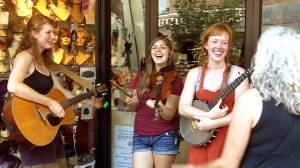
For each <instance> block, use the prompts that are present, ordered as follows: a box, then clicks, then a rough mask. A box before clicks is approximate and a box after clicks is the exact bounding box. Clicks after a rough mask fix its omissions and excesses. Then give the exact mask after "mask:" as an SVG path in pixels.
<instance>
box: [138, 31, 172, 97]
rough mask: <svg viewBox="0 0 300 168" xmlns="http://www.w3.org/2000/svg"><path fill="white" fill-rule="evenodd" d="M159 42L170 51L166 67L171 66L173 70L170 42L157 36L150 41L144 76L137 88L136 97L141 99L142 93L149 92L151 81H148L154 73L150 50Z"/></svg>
mask: <svg viewBox="0 0 300 168" xmlns="http://www.w3.org/2000/svg"><path fill="white" fill-rule="evenodd" d="M160 40H162V41H163V42H164V43H165V44H166V45H167V47H168V48H169V50H170V52H169V54H170V55H169V59H168V64H167V66H168V65H172V66H173V67H174V68H175V63H174V61H173V52H172V43H171V41H170V40H169V39H168V38H167V37H164V36H158V37H156V38H154V39H153V40H152V42H151V43H150V46H149V51H148V52H149V53H148V54H149V55H148V57H147V58H146V60H145V70H144V71H143V72H144V75H143V77H142V78H141V80H140V81H139V83H138V86H137V90H138V97H142V96H143V94H144V93H147V92H149V91H150V90H151V81H150V79H151V76H152V75H153V74H155V73H156V71H155V63H154V61H153V59H152V56H151V48H152V46H153V45H154V44H155V43H156V42H158V41H160Z"/></svg>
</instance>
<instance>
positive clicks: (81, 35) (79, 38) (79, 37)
mask: <svg viewBox="0 0 300 168" xmlns="http://www.w3.org/2000/svg"><path fill="white" fill-rule="evenodd" d="M86 39H87V36H86V34H85V33H83V32H78V34H77V38H76V45H77V46H84V44H85V41H86Z"/></svg>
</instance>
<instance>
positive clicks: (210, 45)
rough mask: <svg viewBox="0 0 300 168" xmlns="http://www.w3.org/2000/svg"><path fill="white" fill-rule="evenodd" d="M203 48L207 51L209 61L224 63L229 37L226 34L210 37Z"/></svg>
mask: <svg viewBox="0 0 300 168" xmlns="http://www.w3.org/2000/svg"><path fill="white" fill-rule="evenodd" d="M204 47H205V49H206V50H207V53H208V56H209V58H208V59H209V61H214V62H220V61H225V57H226V55H227V53H228V50H229V36H228V34H227V33H223V34H222V35H220V36H210V37H209V39H208V41H207V43H206V45H205V46H204Z"/></svg>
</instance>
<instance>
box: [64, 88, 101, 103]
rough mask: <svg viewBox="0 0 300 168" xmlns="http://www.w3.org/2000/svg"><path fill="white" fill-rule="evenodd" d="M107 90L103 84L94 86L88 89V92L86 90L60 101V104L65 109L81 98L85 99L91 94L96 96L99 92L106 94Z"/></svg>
mask: <svg viewBox="0 0 300 168" xmlns="http://www.w3.org/2000/svg"><path fill="white" fill-rule="evenodd" d="M106 92H107V88H106V86H105V85H100V86H98V87H96V88H95V89H93V90H91V91H89V92H86V93H83V94H81V95H79V96H76V97H73V98H71V99H68V100H66V101H64V102H62V103H61V106H62V107H63V108H64V109H66V108H68V107H70V106H73V105H75V104H77V103H79V102H81V101H82V100H85V99H89V98H91V97H92V96H96V95H97V94H98V93H101V94H104V93H105V94H106Z"/></svg>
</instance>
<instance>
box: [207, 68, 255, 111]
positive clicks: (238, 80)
mask: <svg viewBox="0 0 300 168" xmlns="http://www.w3.org/2000/svg"><path fill="white" fill-rule="evenodd" d="M251 72H252V69H251V68H249V69H247V71H246V72H245V73H243V74H242V75H241V76H239V77H237V78H236V79H235V80H234V81H233V82H232V83H231V84H230V85H229V86H228V87H227V88H226V89H225V90H224V91H223V92H222V93H221V94H220V95H219V96H218V97H217V98H216V99H215V100H214V101H213V102H212V103H211V104H209V105H208V108H209V109H212V108H213V107H215V105H216V104H217V103H218V102H219V100H220V99H222V100H224V99H225V98H226V97H227V96H228V95H229V94H230V93H231V92H232V91H233V90H234V89H235V88H237V87H238V86H239V85H240V84H241V83H242V82H243V81H244V80H245V79H246V78H247V77H248V76H249V75H250V74H251Z"/></svg>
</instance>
